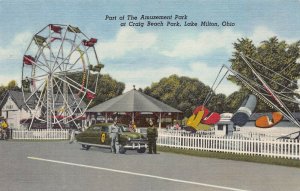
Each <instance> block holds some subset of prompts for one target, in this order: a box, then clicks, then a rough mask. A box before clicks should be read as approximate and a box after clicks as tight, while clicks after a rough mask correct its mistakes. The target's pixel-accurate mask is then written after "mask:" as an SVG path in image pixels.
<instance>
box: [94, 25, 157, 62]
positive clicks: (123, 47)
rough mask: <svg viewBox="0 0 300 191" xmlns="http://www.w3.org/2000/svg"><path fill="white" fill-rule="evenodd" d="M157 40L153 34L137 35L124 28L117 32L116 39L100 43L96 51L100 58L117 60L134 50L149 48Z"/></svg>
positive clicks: (133, 30)
mask: <svg viewBox="0 0 300 191" xmlns="http://www.w3.org/2000/svg"><path fill="white" fill-rule="evenodd" d="M156 40H157V36H156V34H154V33H139V32H137V31H136V30H135V29H134V28H129V27H124V28H121V29H120V31H119V32H118V34H117V36H116V39H115V40H114V41H110V42H104V43H101V44H100V45H99V46H98V47H97V50H98V51H99V52H101V57H102V58H111V59H114V58H117V57H121V56H124V55H125V54H126V53H129V52H131V51H136V50H145V49H149V48H151V47H152V46H153V45H154V44H155V43H156Z"/></svg>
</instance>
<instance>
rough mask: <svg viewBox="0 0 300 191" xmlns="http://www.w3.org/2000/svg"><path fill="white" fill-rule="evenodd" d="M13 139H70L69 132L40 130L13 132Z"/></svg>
mask: <svg viewBox="0 0 300 191" xmlns="http://www.w3.org/2000/svg"><path fill="white" fill-rule="evenodd" d="M11 136H12V139H22V140H65V139H69V130H60V129H39V130H13V131H12V133H11Z"/></svg>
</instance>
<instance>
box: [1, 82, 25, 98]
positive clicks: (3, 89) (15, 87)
mask: <svg viewBox="0 0 300 191" xmlns="http://www.w3.org/2000/svg"><path fill="white" fill-rule="evenodd" d="M7 90H15V91H20V88H19V87H18V85H17V82H16V81H15V80H11V81H9V82H8V83H7V86H3V85H1V86H0V95H3V94H4V93H5V92H6V91H7Z"/></svg>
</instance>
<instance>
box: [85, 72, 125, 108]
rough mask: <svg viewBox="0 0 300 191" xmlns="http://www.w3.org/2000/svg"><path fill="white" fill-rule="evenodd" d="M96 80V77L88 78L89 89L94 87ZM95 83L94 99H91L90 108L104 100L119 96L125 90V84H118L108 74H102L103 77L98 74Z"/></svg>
mask: <svg viewBox="0 0 300 191" xmlns="http://www.w3.org/2000/svg"><path fill="white" fill-rule="evenodd" d="M96 79H97V77H96V75H94V74H92V75H91V76H90V79H89V87H95V85H96ZM97 83H98V85H97V90H96V97H95V98H94V99H93V101H92V103H91V105H90V107H93V106H95V105H98V104H100V103H102V102H104V101H106V100H109V99H111V98H114V97H116V96H118V95H121V94H122V93H123V91H124V89H125V84H124V83H123V82H118V81H117V80H115V79H113V78H112V77H111V76H110V75H108V74H104V75H101V74H100V76H99V79H98V82H97ZM91 89H94V88H91Z"/></svg>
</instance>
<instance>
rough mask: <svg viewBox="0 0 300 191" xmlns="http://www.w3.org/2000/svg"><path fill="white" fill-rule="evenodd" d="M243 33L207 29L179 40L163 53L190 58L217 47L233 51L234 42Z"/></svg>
mask: <svg viewBox="0 0 300 191" xmlns="http://www.w3.org/2000/svg"><path fill="white" fill-rule="evenodd" d="M241 36H242V35H241V34H240V33H238V32H234V31H232V30H229V29H227V30H223V31H206V32H201V33H199V35H198V36H197V37H196V38H185V39H183V40H181V41H180V42H178V43H177V44H176V45H175V47H174V49H172V50H169V51H162V54H163V55H165V56H169V57H182V58H189V57H194V56H203V55H206V54H209V53H212V52H213V51H215V50H217V49H224V50H225V51H227V52H231V51H232V43H233V42H234V41H236V39H237V38H240V37H241Z"/></svg>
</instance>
